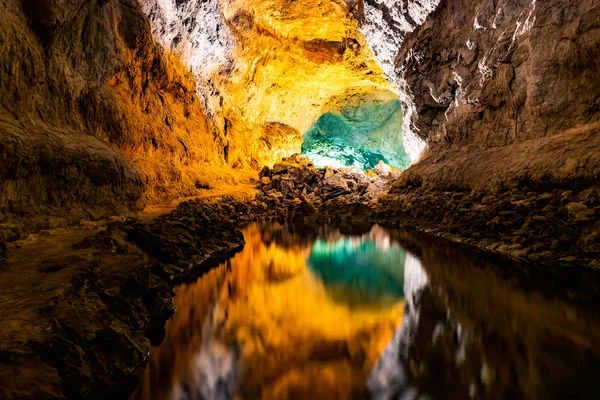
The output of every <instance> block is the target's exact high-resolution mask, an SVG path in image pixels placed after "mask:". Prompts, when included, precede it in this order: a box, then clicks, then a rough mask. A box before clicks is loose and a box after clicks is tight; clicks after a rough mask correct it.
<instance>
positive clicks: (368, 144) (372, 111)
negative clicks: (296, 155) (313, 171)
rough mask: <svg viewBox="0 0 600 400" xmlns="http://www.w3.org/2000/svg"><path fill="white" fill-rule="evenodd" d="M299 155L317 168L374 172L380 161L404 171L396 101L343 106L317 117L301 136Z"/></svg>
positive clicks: (407, 160) (406, 163)
mask: <svg viewBox="0 0 600 400" xmlns="http://www.w3.org/2000/svg"><path fill="white" fill-rule="evenodd" d="M302 154H306V155H307V156H308V157H309V158H311V159H312V160H313V161H314V163H315V166H318V167H325V166H331V167H351V166H356V167H358V168H359V169H361V170H366V169H373V168H374V167H375V166H376V165H377V164H378V163H379V162H380V161H383V162H384V163H386V164H390V165H392V166H393V167H395V168H398V169H402V170H403V169H406V168H407V167H408V166H409V165H410V163H411V160H410V157H409V155H408V153H407V152H406V150H405V148H404V145H403V141H402V110H401V107H400V101H399V100H397V99H396V100H391V101H386V102H381V101H379V102H375V101H374V102H367V103H364V104H360V105H353V106H345V107H342V108H340V110H339V111H338V112H327V113H324V114H323V115H321V116H320V117H319V119H318V120H317V121H316V122H315V123H314V124H313V126H312V127H311V128H310V129H309V130H308V131H307V132H306V133H305V134H304V140H303V143H302Z"/></svg>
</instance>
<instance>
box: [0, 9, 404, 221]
mask: <svg viewBox="0 0 600 400" xmlns="http://www.w3.org/2000/svg"><path fill="white" fill-rule="evenodd" d="M358 6H359V4H358V3H357V2H354V1H349V2H348V1H341V0H339V1H338V0H336V1H331V2H315V1H314V0H304V1H299V2H292V3H290V2H287V1H282V0H254V1H250V2H248V1H233V0H219V1H218V0H210V1H197V0H190V1H185V2H180V1H175V0H140V1H136V0H125V1H116V0H103V1H100V0H98V1H85V2H84V1H81V0H52V1H38V0H1V1H0V14H1V15H2V17H3V24H2V27H1V28H0V39H1V45H0V46H1V48H0V50H1V51H2V54H3V55H4V57H2V60H1V61H0V85H1V86H0V102H1V104H2V108H1V109H0V133H1V135H0V149H1V151H0V154H1V157H2V163H3V166H4V167H5V168H3V171H2V172H1V175H0V177H1V178H0V185H1V187H2V190H1V191H0V193H1V195H0V212H1V213H2V214H4V215H9V214H19V215H23V214H35V213H39V214H47V213H49V212H50V213H52V212H55V211H57V210H58V211H59V212H60V213H64V214H66V215H68V216H70V217H71V218H72V219H74V220H77V219H78V218H81V217H84V218H85V217H89V216H92V217H96V216H99V215H105V214H106V213H111V212H115V211H116V210H122V209H124V208H137V207H140V206H143V205H144V204H148V203H157V202H161V201H164V200H167V199H171V198H174V197H185V196H192V195H195V194H198V193H199V192H200V191H199V188H202V187H205V186H206V185H205V183H206V182H207V181H208V182H212V181H214V180H219V179H223V178H224V177H223V175H227V173H226V172H224V171H225V170H226V168H229V167H235V168H259V167H262V166H263V165H265V164H272V163H274V162H275V161H277V160H278V159H280V158H281V157H282V156H287V155H290V154H291V153H293V152H299V151H300V145H301V143H302V137H301V134H302V133H303V132H305V131H306V130H307V129H308V128H309V127H310V126H311V124H312V123H313V122H314V121H316V120H317V118H318V117H319V116H320V115H321V114H322V113H324V112H326V111H327V110H334V109H337V108H339V107H342V106H347V105H354V104H355V103H356V102H358V101H362V100H361V99H363V98H364V96H365V95H368V96H370V98H371V99H375V100H377V101H379V100H382V99H385V100H387V99H389V97H390V96H393V95H394V94H393V91H394V87H393V86H391V85H390V84H389V83H388V82H387V81H386V79H385V77H384V74H383V71H382V70H381V68H380V67H379V66H378V64H377V62H376V61H375V59H374V57H373V54H372V53H371V52H370V50H369V48H368V46H367V44H366V42H365V40H364V37H363V36H362V33H361V32H360V31H359V29H358V24H357V22H356V21H355V20H354V19H353V18H352V14H353V13H355V12H356V11H357V7H358ZM226 179H229V178H227V177H226ZM232 179H235V176H233V178H232ZM67 210H68V211H69V212H68V213H66V212H65V211H67ZM92 210H94V211H92ZM90 213H91V214H90ZM5 221H7V220H6V219H5Z"/></svg>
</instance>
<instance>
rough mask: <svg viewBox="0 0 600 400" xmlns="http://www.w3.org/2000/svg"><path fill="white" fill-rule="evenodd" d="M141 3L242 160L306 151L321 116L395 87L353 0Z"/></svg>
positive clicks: (232, 160)
mask: <svg viewBox="0 0 600 400" xmlns="http://www.w3.org/2000/svg"><path fill="white" fill-rule="evenodd" d="M141 3H142V6H143V9H144V11H145V12H146V14H147V16H148V18H149V20H150V23H151V26H152V32H153V35H154V38H155V40H156V41H157V42H159V43H161V44H163V46H165V48H169V49H171V51H172V52H173V53H174V54H177V55H178V56H179V57H180V58H181V59H182V60H183V62H184V63H185V64H186V66H188V67H189V69H190V70H191V71H192V73H193V74H194V76H195V77H196V81H197V82H198V94H199V96H200V97H201V98H202V99H203V101H204V104H205V105H206V108H207V110H208V113H209V115H210V116H211V117H213V120H214V123H215V125H216V126H217V127H218V128H219V131H221V132H223V135H224V137H225V138H226V140H227V143H228V147H227V150H226V152H227V157H226V158H227V162H228V164H229V165H231V166H234V167H236V168H248V167H250V168H260V167H262V166H264V165H272V164H273V163H274V162H276V161H278V160H279V159H280V158H281V157H282V156H289V155H291V154H292V153H296V152H298V153H299V152H300V146H301V144H302V136H301V135H302V134H304V133H305V132H306V131H307V130H308V129H309V128H310V126H311V125H312V124H313V122H315V121H316V120H317V119H318V118H319V116H320V115H321V114H323V113H325V112H327V111H328V110H330V109H331V108H332V107H337V106H339V105H340V104H341V105H345V104H347V103H352V102H354V101H355V97H356V96H357V95H360V94H367V93H377V94H378V95H380V96H383V97H389V95H390V94H391V93H393V91H394V90H395V89H394V87H393V86H392V85H390V84H389V83H388V82H387V80H386V79H385V76H384V74H383V71H382V70H381V68H380V67H379V65H378V64H377V62H376V61H375V59H374V57H373V54H372V52H371V51H370V49H369V47H368V45H367V43H366V42H365V39H364V37H363V35H362V33H361V32H360V30H359V28H358V24H357V22H356V21H355V19H354V18H353V13H354V12H356V11H357V7H358V5H359V4H358V3H357V2H356V1H353V0H351V1H342V0H331V1H316V0H302V1H294V2H290V1H287V0H250V1H248V0H245V1H241V0H210V1H197V0H190V1H185V2H179V1H175V0H143V1H142V2H141ZM205 53H206V54H207V55H208V56H207V57H205V58H203V57H200V54H205Z"/></svg>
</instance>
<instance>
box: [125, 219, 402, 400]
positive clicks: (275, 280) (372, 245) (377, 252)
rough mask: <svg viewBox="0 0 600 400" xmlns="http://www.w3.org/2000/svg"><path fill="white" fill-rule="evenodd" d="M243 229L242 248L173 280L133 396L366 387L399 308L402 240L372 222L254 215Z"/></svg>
mask: <svg viewBox="0 0 600 400" xmlns="http://www.w3.org/2000/svg"><path fill="white" fill-rule="evenodd" d="M244 237H245V239H246V242H247V243H246V246H245V247H244V250H243V251H242V252H240V253H238V254H237V255H236V256H234V257H233V258H232V259H230V260H229V261H228V262H227V263H226V264H224V265H221V266H220V267H218V268H216V269H215V270H212V271H211V272H210V273H208V274H206V275H204V276H203V277H201V278H200V279H199V280H198V281H197V282H196V283H193V284H189V285H181V286H179V287H178V288H176V292H177V296H176V299H175V301H176V305H177V307H178V308H177V311H176V313H175V314H174V316H173V318H172V319H171V320H170V321H169V322H168V325H167V337H166V339H165V341H164V343H163V344H162V345H161V346H160V348H158V349H153V351H152V353H151V361H150V365H149V366H148V368H147V371H146V374H145V376H144V377H143V379H142V380H141V382H140V386H139V388H138V391H137V393H136V394H135V398H140V399H141V398H145V399H163V398H173V399H184V398H205V399H221V398H223V399H224V398H234V393H235V396H237V397H238V398H249V399H255V398H264V399H286V398H315V399H333V398H336V399H337V398H339V399H344V398H347V399H352V398H362V397H365V395H366V392H365V383H366V380H367V376H368V374H369V372H370V370H371V369H372V367H373V365H374V364H375V362H376V360H377V359H378V357H379V356H380V354H381V353H382V351H383V349H384V347H385V346H386V344H387V342H388V341H389V340H390V338H391V337H392V335H393V333H394V330H395V329H396V327H397V326H398V323H399V321H400V320H401V319H402V313H403V308H404V305H403V300H402V295H403V262H404V252H403V250H402V249H401V248H400V247H399V246H398V245H397V244H391V243H390V239H389V234H388V233H386V232H385V231H384V230H383V229H381V228H379V227H376V228H374V229H373V230H371V231H370V232H369V233H368V234H365V235H359V236H352V237H348V236H345V235H342V234H341V233H340V232H339V231H338V230H336V229H328V228H326V227H321V228H320V229H319V230H318V231H316V232H315V231H313V232H312V233H311V234H310V235H300V234H295V233H290V227H283V226H280V225H277V224H261V225H258V224H255V225H251V226H248V227H247V228H245V229H244ZM353 259H360V260H361V261H360V262H359V263H354V262H352V260H353ZM370 260H371V262H370ZM378 292H380V293H381V296H380V298H378V296H377V293H378Z"/></svg>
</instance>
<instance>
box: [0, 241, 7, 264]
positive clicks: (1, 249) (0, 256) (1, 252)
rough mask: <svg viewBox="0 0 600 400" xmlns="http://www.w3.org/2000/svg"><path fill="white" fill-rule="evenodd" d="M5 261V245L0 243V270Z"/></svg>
mask: <svg viewBox="0 0 600 400" xmlns="http://www.w3.org/2000/svg"><path fill="white" fill-rule="evenodd" d="M5 260H6V243H4V242H2V241H0V269H2V267H3V266H4V263H5Z"/></svg>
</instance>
